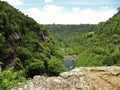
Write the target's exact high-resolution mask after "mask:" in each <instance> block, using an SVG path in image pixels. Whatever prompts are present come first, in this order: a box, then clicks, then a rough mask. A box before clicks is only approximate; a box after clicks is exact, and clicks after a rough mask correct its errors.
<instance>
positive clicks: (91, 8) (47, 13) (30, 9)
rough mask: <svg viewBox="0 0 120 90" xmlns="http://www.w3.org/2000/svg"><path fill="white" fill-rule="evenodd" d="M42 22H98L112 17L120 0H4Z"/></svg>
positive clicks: (119, 5) (119, 4)
mask: <svg viewBox="0 0 120 90" xmlns="http://www.w3.org/2000/svg"><path fill="white" fill-rule="evenodd" d="M3 1H7V2H8V3H10V4H11V5H13V6H14V7H16V8H17V9H19V10H20V11H22V12H23V13H25V14H26V15H29V16H30V17H32V18H34V19H35V20H36V21H37V22H38V23H41V24H53V23H55V24H97V23H99V22H101V21H106V20H108V19H109V18H110V17H112V16H113V15H114V14H115V13H116V12H117V8H118V7H120V0H3Z"/></svg>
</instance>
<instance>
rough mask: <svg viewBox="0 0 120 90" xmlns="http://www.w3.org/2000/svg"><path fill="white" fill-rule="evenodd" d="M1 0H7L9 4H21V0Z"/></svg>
mask: <svg viewBox="0 0 120 90" xmlns="http://www.w3.org/2000/svg"><path fill="white" fill-rule="evenodd" d="M2 1H7V2H8V3H9V4H11V5H13V6H19V5H23V1H22V0H2Z"/></svg>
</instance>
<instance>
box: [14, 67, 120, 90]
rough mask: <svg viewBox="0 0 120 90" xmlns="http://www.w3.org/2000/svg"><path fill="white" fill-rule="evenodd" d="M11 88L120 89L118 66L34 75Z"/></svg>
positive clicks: (42, 89)
mask: <svg viewBox="0 0 120 90" xmlns="http://www.w3.org/2000/svg"><path fill="white" fill-rule="evenodd" d="M12 90H120V67H80V68H75V69H73V70H71V71H69V72H64V73H61V74H60V76H58V77H44V76H35V77H34V78H33V79H32V80H30V81H28V82H27V83H19V84H17V85H16V86H15V87H14V88H13V89H12Z"/></svg>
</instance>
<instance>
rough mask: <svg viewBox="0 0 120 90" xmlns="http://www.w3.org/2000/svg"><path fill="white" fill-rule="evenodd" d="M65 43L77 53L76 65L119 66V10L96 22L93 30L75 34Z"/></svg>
mask: <svg viewBox="0 0 120 90" xmlns="http://www.w3.org/2000/svg"><path fill="white" fill-rule="evenodd" d="M66 43H67V44H68V45H69V48H72V49H73V53H76V54H77V58H76V60H75V64H76V66H102V65H108V66H111V65H118V66H119V65H120V12H118V13H117V14H115V15H114V16H113V17H112V18H110V19H109V20H108V21H106V22H101V23H100V24H98V25H97V27H96V28H95V30H94V31H92V32H89V33H86V34H83V35H80V36H76V37H74V38H72V39H71V40H69V41H67V42H66ZM68 45H67V46H68Z"/></svg>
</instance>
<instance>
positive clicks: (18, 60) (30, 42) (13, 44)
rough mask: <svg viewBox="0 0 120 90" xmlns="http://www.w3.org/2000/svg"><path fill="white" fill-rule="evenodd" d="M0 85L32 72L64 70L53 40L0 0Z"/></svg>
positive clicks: (4, 86)
mask: <svg viewBox="0 0 120 90" xmlns="http://www.w3.org/2000/svg"><path fill="white" fill-rule="evenodd" d="M0 67H1V69H0V89H1V90H10V88H11V87H13V85H14V84H15V83H17V82H20V81H25V79H26V78H30V77H33V76H34V75H43V74H44V75H58V74H59V73H60V72H62V71H65V70H66V68H65V65H64V63H63V60H62V55H61V53H59V47H58V44H57V42H56V41H55V40H54V38H53V37H52V36H50V35H49V33H48V32H47V30H46V29H45V28H44V27H43V26H42V25H40V24H37V23H36V21H35V20H33V19H32V18H30V17H28V16H26V15H24V14H23V13H21V12H20V11H19V10H17V9H15V8H14V7H12V6H11V5H9V4H8V3H7V2H4V1H0Z"/></svg>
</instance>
